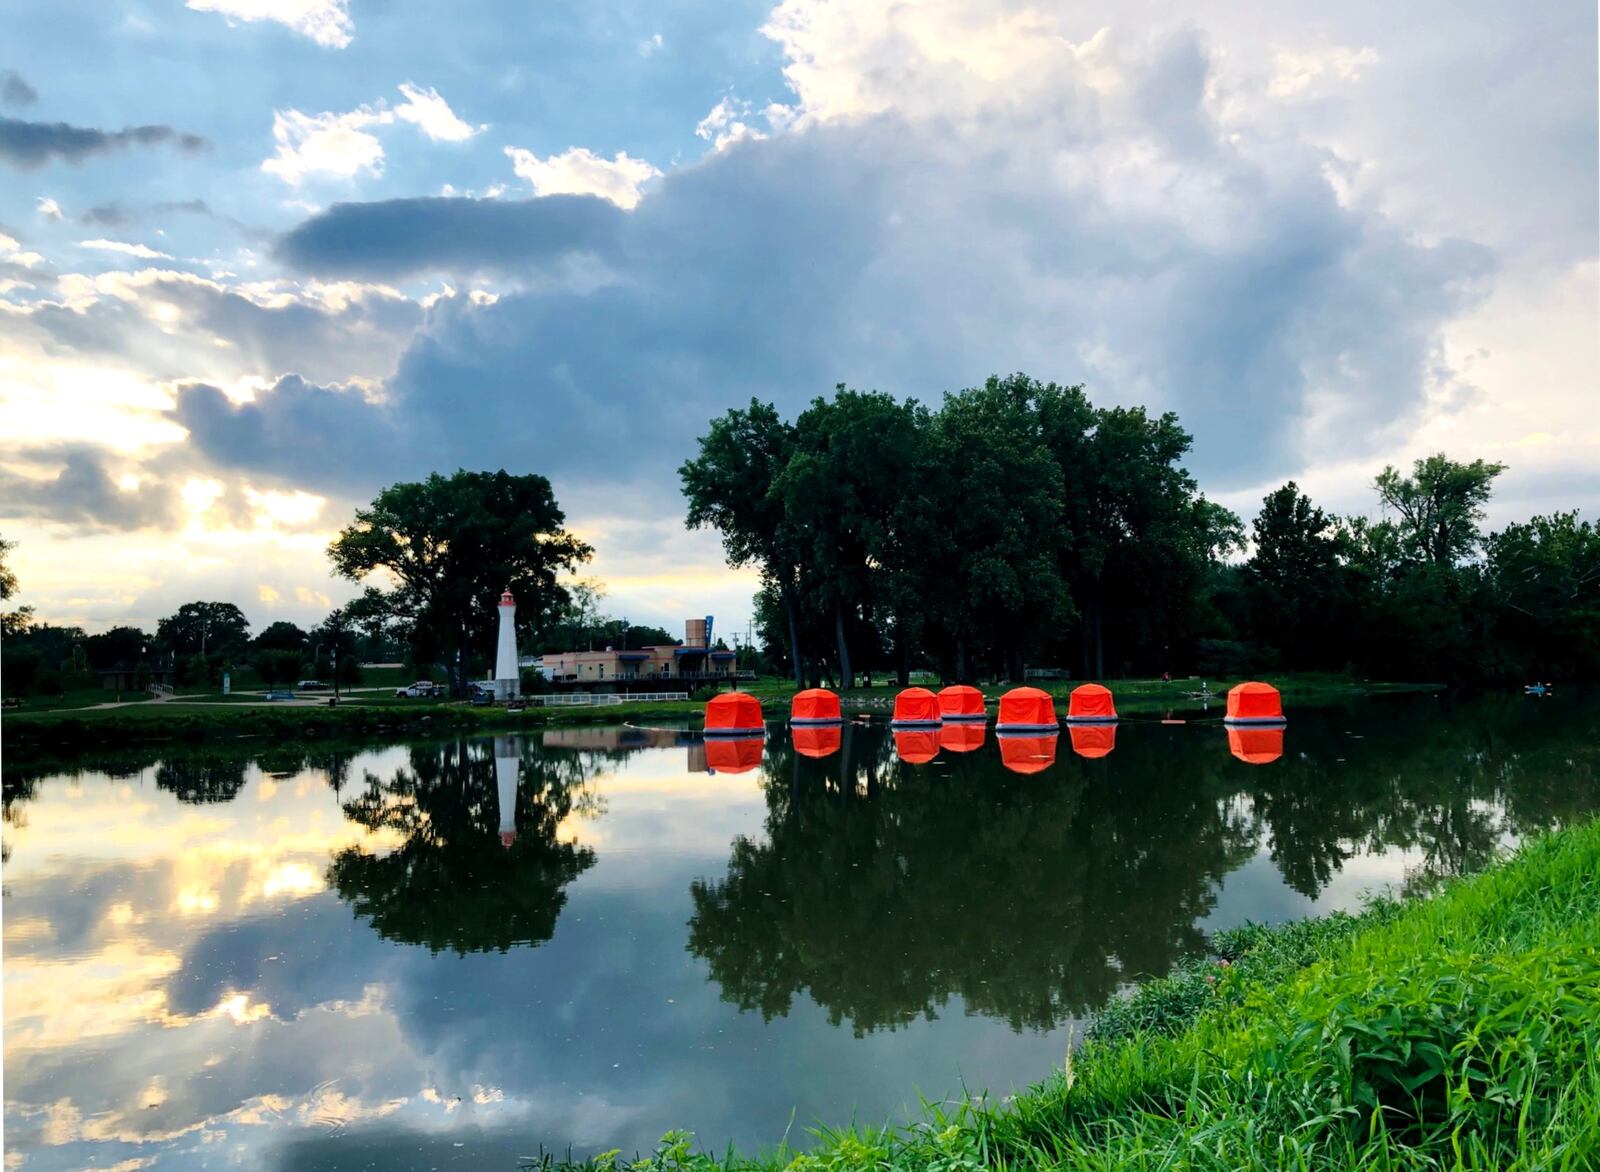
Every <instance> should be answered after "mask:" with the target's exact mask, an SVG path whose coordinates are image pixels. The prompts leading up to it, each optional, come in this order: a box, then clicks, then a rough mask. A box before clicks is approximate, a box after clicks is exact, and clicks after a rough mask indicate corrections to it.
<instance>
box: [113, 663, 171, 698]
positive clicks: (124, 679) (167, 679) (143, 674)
mask: <svg viewBox="0 0 1600 1172" xmlns="http://www.w3.org/2000/svg"><path fill="white" fill-rule="evenodd" d="M95 675H97V676H99V677H100V686H101V687H102V688H104V689H105V690H106V691H108V692H136V691H138V690H139V689H141V688H143V687H145V686H147V685H149V684H164V685H166V686H168V687H170V686H171V685H172V677H173V672H172V668H170V667H157V666H156V665H155V664H152V663H129V662H128V661H127V660H121V661H120V662H118V663H116V664H114V665H113V666H111V667H103V668H101V669H100V670H99V671H97V672H95Z"/></svg>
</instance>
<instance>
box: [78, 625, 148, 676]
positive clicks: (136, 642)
mask: <svg viewBox="0 0 1600 1172" xmlns="http://www.w3.org/2000/svg"><path fill="white" fill-rule="evenodd" d="M84 650H85V651H86V652H87V654H88V657H89V666H90V667H92V668H95V669H96V670H99V671H104V670H106V669H108V668H113V667H116V666H117V665H118V664H136V663H140V662H142V661H143V660H144V659H145V658H146V657H147V656H148V655H149V653H150V636H149V635H147V634H145V633H144V632H143V631H141V630H140V629H139V628H138V627H112V628H111V629H110V630H109V631H106V632H104V633H103V634H99V635H90V636H89V637H88V638H87V639H85V640H84Z"/></svg>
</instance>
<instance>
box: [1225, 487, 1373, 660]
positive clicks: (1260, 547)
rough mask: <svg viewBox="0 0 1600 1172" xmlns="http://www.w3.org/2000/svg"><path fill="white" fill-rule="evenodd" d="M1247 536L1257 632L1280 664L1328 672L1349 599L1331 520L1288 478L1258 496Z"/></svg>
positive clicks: (1335, 523)
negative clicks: (1251, 545) (1257, 507)
mask: <svg viewBox="0 0 1600 1172" xmlns="http://www.w3.org/2000/svg"><path fill="white" fill-rule="evenodd" d="M1253 533H1254V539H1255V552H1254V555H1253V556H1252V557H1251V559H1250V561H1249V562H1248V563H1247V564H1246V566H1245V574H1246V579H1247V581H1248V582H1249V587H1250V595H1251V605H1252V612H1253V615H1254V618H1255V622H1256V625H1257V628H1258V630H1259V631H1261V632H1262V634H1263V635H1264V636H1265V637H1266V638H1267V639H1268V640H1269V641H1270V642H1271V643H1272V644H1273V646H1275V647H1276V648H1277V650H1278V651H1279V653H1280V654H1281V655H1282V657H1283V661H1284V662H1286V663H1292V664H1294V665H1295V666H1297V667H1327V666H1332V665H1333V663H1332V660H1333V659H1335V658H1337V653H1338V648H1339V646H1340V641H1341V640H1342V639H1343V635H1342V633H1341V630H1340V625H1341V620H1342V618H1343V611H1344V604H1345V601H1346V599H1347V597H1348V585H1347V581H1346V579H1347V576H1348V571H1347V570H1346V569H1345V566H1344V564H1343V561H1342V559H1341V553H1342V551H1343V542H1342V541H1341V539H1340V535H1339V529H1338V518H1337V517H1332V516H1330V515H1328V514H1327V513H1325V512H1323V511H1322V510H1321V509H1319V508H1317V507H1316V506H1315V505H1313V504H1312V503H1311V498H1310V497H1308V496H1306V495H1305V494H1304V493H1303V492H1301V491H1300V487H1299V485H1297V484H1295V482H1294V481H1292V480H1291V481H1289V483H1287V484H1285V485H1284V486H1283V487H1282V488H1279V489H1276V490H1275V491H1273V492H1271V493H1268V494H1267V496H1266V497H1265V498H1263V500H1262V502H1261V512H1260V513H1258V514H1257V515H1256V519H1255V523H1254V526H1253Z"/></svg>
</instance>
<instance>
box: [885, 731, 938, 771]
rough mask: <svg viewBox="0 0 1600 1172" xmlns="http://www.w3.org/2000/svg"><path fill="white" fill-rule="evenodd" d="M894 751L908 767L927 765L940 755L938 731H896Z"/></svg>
mask: <svg viewBox="0 0 1600 1172" xmlns="http://www.w3.org/2000/svg"><path fill="white" fill-rule="evenodd" d="M894 751H895V753H896V754H897V755H898V756H899V758H900V760H902V761H904V762H905V763H906V764H907V765H926V764H927V763H928V762H929V761H932V760H933V759H934V758H935V757H937V756H938V755H939V733H938V730H936V729H931V728H918V729H896V730H895V734H894Z"/></svg>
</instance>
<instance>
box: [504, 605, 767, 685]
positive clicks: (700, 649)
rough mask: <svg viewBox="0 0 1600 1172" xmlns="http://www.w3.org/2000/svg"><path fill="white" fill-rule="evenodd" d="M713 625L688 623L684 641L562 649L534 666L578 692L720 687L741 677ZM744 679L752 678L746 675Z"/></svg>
mask: <svg viewBox="0 0 1600 1172" xmlns="http://www.w3.org/2000/svg"><path fill="white" fill-rule="evenodd" d="M711 631H712V621H711V617H710V616H709V615H708V616H707V617H705V618H703V619H687V620H685V622H684V627H683V642H682V643H661V644H653V645H651V646H649V647H635V648H627V647H622V648H617V647H606V648H603V649H602V650H599V651H593V650H590V651H558V652H553V653H551V654H549V655H541V656H539V657H538V658H537V659H535V660H533V661H532V666H533V667H534V668H535V669H536V670H537V671H538V672H539V674H540V675H542V676H544V678H545V679H547V680H549V681H550V682H551V683H552V684H554V685H555V686H556V687H557V688H560V689H574V690H578V691H594V690H608V691H621V692H626V691H658V690H660V689H661V688H663V687H664V686H669V685H670V684H698V683H721V682H723V681H731V680H734V679H738V678H740V677H741V673H740V672H739V670H738V667H737V665H736V663H735V659H736V656H735V653H734V652H732V651H727V650H724V649H722V648H720V647H716V646H713V645H712V643H711ZM743 678H746V679H748V678H753V676H752V673H749V672H746V673H743Z"/></svg>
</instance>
